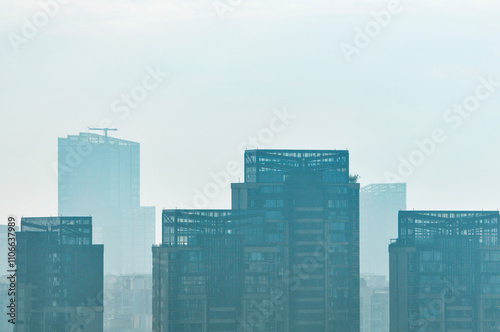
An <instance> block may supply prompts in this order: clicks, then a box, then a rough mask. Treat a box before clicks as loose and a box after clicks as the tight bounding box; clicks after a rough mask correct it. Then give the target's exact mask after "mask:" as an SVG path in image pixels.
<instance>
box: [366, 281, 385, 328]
mask: <svg viewBox="0 0 500 332" xmlns="http://www.w3.org/2000/svg"><path fill="white" fill-rule="evenodd" d="M360 300H361V332H389V284H388V282H387V277H386V276H377V275H361V290H360Z"/></svg>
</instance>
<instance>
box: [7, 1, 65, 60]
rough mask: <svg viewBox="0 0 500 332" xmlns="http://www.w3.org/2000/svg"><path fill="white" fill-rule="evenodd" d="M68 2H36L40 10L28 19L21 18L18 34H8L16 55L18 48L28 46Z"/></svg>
mask: <svg viewBox="0 0 500 332" xmlns="http://www.w3.org/2000/svg"><path fill="white" fill-rule="evenodd" d="M69 2H70V0H41V1H39V2H38V5H39V6H40V9H39V10H37V11H36V12H35V13H34V14H33V15H31V17H30V18H27V17H23V25H22V26H21V31H20V33H15V32H12V31H11V32H9V33H8V35H7V38H8V39H9V42H10V45H11V46H12V48H13V49H14V51H15V52H16V53H19V50H20V46H21V45H25V44H28V43H29V42H30V41H31V40H33V39H34V38H35V37H36V36H38V34H39V33H40V31H41V30H42V29H44V28H45V27H46V26H47V25H48V24H49V23H50V21H51V20H52V19H53V18H54V17H55V16H57V14H59V11H60V10H61V6H64V5H67V4H68V3H69Z"/></svg>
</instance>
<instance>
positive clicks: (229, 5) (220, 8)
mask: <svg viewBox="0 0 500 332" xmlns="http://www.w3.org/2000/svg"><path fill="white" fill-rule="evenodd" d="M242 3H243V0H216V1H214V2H212V6H213V7H214V9H215V12H216V13H217V16H219V19H220V20H221V21H224V19H225V17H224V15H225V14H226V12H230V13H231V12H233V11H234V10H235V9H236V8H238V7H239V6H241V4H242Z"/></svg>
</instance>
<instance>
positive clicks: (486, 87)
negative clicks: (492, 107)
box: [384, 75, 500, 183]
mask: <svg viewBox="0 0 500 332" xmlns="http://www.w3.org/2000/svg"><path fill="white" fill-rule="evenodd" d="M478 80H479V84H478V85H477V86H476V88H475V90H474V92H473V93H472V94H470V95H469V96H467V97H465V99H464V100H463V101H462V103H460V104H455V105H453V107H451V108H449V109H447V110H446V111H445V112H444V113H443V121H444V122H445V123H446V124H448V125H449V126H450V128H451V129H452V130H458V129H459V128H460V127H461V126H462V124H463V122H464V120H465V119H468V118H469V117H470V116H471V115H473V114H474V113H475V112H477V111H478V110H479V109H480V107H481V103H482V102H485V101H486V100H488V99H490V98H491V97H492V96H493V94H494V93H495V92H496V91H497V90H498V89H499V88H500V82H497V81H494V79H493V75H489V76H488V77H487V78H484V77H479V78H478ZM450 128H448V129H443V128H441V127H439V128H436V129H434V130H433V131H432V132H431V134H430V136H429V137H427V138H424V139H423V140H418V139H417V140H415V145H416V147H415V148H414V149H413V150H412V151H411V152H410V153H409V154H408V156H406V157H405V156H402V155H400V156H399V166H398V169H397V172H396V173H394V172H385V173H384V176H385V179H386V181H387V182H388V183H393V182H406V180H405V179H408V178H409V177H411V176H412V175H413V174H414V173H415V171H416V169H417V168H418V167H420V166H422V165H423V164H424V163H425V161H426V160H427V159H428V158H430V157H431V156H432V155H433V154H434V153H435V152H436V150H437V148H438V146H439V145H440V144H443V143H444V142H446V141H447V140H448V132H449V130H450Z"/></svg>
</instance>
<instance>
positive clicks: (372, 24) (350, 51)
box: [340, 0, 403, 64]
mask: <svg viewBox="0 0 500 332" xmlns="http://www.w3.org/2000/svg"><path fill="white" fill-rule="evenodd" d="M402 11H403V6H402V5H401V2H400V1H399V0H391V1H389V3H388V4H387V7H386V9H382V10H379V11H372V12H371V14H370V15H371V16H372V19H371V20H370V21H368V22H366V24H365V25H364V27H363V28H360V27H359V26H357V27H356V28H355V29H354V30H355V34H354V37H353V40H352V42H351V43H349V42H342V43H341V44H340V50H341V51H342V54H343V55H344V58H345V59H346V61H347V63H348V64H350V63H351V62H352V57H353V56H354V55H358V54H360V53H361V51H362V50H363V49H365V48H367V47H368V46H369V45H370V44H371V43H372V41H373V40H374V39H375V38H377V37H378V36H379V35H380V33H381V32H382V30H383V29H384V28H386V27H388V26H389V25H390V24H391V23H392V20H393V18H394V16H395V15H398V14H400V13H401V12H402Z"/></svg>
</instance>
